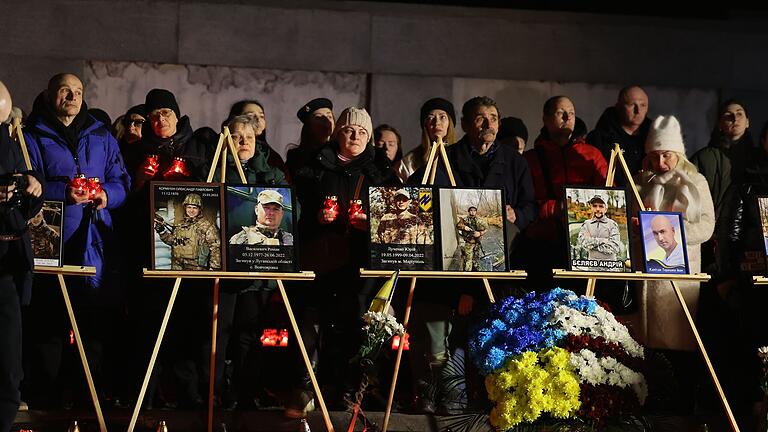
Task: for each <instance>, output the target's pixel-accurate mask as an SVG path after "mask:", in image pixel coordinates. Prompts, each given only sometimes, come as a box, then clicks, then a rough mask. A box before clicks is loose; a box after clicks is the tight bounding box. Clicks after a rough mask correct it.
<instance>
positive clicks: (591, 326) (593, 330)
mask: <svg viewBox="0 0 768 432" xmlns="http://www.w3.org/2000/svg"><path fill="white" fill-rule="evenodd" d="M550 320H551V321H552V322H556V323H558V324H559V325H560V326H561V327H562V328H563V330H564V331H565V332H566V333H569V334H573V335H576V336H579V335H582V334H587V335H589V336H592V337H597V336H601V337H603V338H605V340H606V341H608V342H611V343H615V344H617V345H619V346H621V347H622V348H624V349H625V350H626V351H627V353H629V355H631V356H632V357H639V358H644V355H645V354H644V352H643V347H642V346H641V345H640V344H639V343H637V342H636V341H635V340H634V339H632V337H631V336H630V335H629V330H627V327H625V326H624V325H623V324H621V323H620V322H618V321H616V318H615V317H614V316H613V315H612V314H611V313H609V312H608V311H606V310H605V309H603V308H602V307H600V306H598V307H597V308H596V309H595V315H594V316H592V315H587V314H585V313H583V312H580V311H578V310H576V309H574V308H571V307H568V306H564V305H560V306H557V307H555V310H554V312H552V316H551V317H550Z"/></svg>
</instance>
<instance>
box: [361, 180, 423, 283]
mask: <svg viewBox="0 0 768 432" xmlns="http://www.w3.org/2000/svg"><path fill="white" fill-rule="evenodd" d="M368 197H369V203H368V209H369V210H368V212H369V214H368V220H369V221H370V223H369V227H370V240H371V241H370V245H371V250H370V253H371V255H370V268H372V269H401V270H435V229H434V227H435V225H434V213H433V194H432V188H425V187H403V186H399V187H371V188H369V191H368Z"/></svg>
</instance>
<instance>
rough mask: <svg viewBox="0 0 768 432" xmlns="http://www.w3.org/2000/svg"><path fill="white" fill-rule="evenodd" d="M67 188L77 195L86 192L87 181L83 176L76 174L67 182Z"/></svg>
mask: <svg viewBox="0 0 768 432" xmlns="http://www.w3.org/2000/svg"><path fill="white" fill-rule="evenodd" d="M69 188H70V189H72V190H74V191H75V192H77V193H78V194H82V193H87V192H88V179H87V178H86V177H85V174H78V175H76V176H74V177H73V178H72V180H70V181H69Z"/></svg>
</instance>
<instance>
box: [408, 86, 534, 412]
mask: <svg viewBox="0 0 768 432" xmlns="http://www.w3.org/2000/svg"><path fill="white" fill-rule="evenodd" d="M461 113H462V118H461V127H462V129H464V132H465V135H464V137H463V138H462V139H460V140H459V141H458V142H456V143H455V144H453V145H451V146H449V147H447V148H446V152H447V155H448V160H449V162H450V164H451V169H452V171H453V175H454V178H455V180H456V185H457V186H463V187H478V188H482V187H485V188H503V196H504V205H505V219H506V220H505V226H506V234H507V239H506V241H507V251H508V252H509V253H508V256H510V257H511V255H512V253H511V252H512V251H513V250H514V246H515V240H516V238H517V234H518V233H520V231H521V230H523V229H525V228H526V227H527V226H528V224H530V223H531V221H532V220H533V218H534V217H535V215H536V211H537V209H536V201H535V200H534V189H533V183H532V180H531V175H530V173H529V171H528V163H527V162H526V161H525V159H524V158H523V157H522V156H521V155H520V153H518V151H517V147H515V146H510V145H501V144H499V143H498V142H496V134H497V132H498V130H499V120H500V115H499V110H498V108H497V106H496V102H495V101H494V100H493V99H491V98H489V97H486V96H479V97H474V98H472V99H470V100H469V101H467V102H466V103H465V104H464V106H463V107H462V109H461ZM438 166H439V168H440V169H438V171H437V174H436V175H435V185H438V186H450V181H449V179H448V176H447V173H446V171H445V167H444V166H443V164H442V162H441V163H440V164H439V165H438ZM423 173H424V168H422V169H420V170H417V171H416V172H415V173H414V174H413V175H412V176H411V177H410V178H409V183H420V182H421V179H422V176H423ZM510 261H514V260H513V259H512V258H510ZM428 283H429V282H426V283H425V284H422V285H426V284H428ZM437 283H439V282H437ZM462 285H463V286H464V288H462V289H458V290H456V291H455V292H454V293H453V295H446V293H445V291H444V290H443V291H441V295H440V296H439V297H440V299H437V298H436V296H435V295H434V292H435V291H433V290H432V291H430V290H429V288H427V287H424V288H423V289H421V290H417V291H416V292H417V293H418V294H417V295H416V302H417V303H415V305H414V309H415V310H419V309H421V312H420V313H414V314H413V317H414V325H413V328H414V340H425V341H427V342H425V343H424V344H421V345H419V344H415V345H414V348H412V349H415V350H416V351H422V350H428V351H430V352H428V353H426V355H427V357H428V358H429V359H430V369H431V371H432V383H431V384H433V385H434V384H437V386H438V389H439V391H437V393H436V394H430V392H425V391H424V389H425V387H429V385H428V384H429V383H424V382H417V391H418V393H420V394H419V397H420V398H421V400H420V402H419V405H420V408H421V409H422V410H423V411H425V412H434V411H435V409H436V410H437V411H438V412H442V413H444V414H457V413H460V412H461V411H462V410H463V409H464V408H465V407H466V397H465V396H464V397H462V396H461V394H462V393H463V392H464V390H463V389H462V388H460V387H457V386H449V385H447V382H449V381H450V379H449V378H447V377H445V376H443V375H442V374H443V373H444V371H445V365H446V364H447V362H448V361H449V359H451V358H452V357H460V356H461V355H460V352H453V353H451V352H449V346H448V345H447V344H445V343H444V342H443V341H446V340H448V336H449V335H450V334H451V332H452V330H451V325H450V322H449V320H450V315H451V310H453V309H455V310H456V311H457V312H458V315H460V316H466V315H468V314H470V313H471V312H472V310H473V308H474V303H475V295H476V293H479V292H483V291H482V286H481V285H480V284H479V283H477V284H475V286H472V287H467V285H466V284H462ZM425 321H426V322H425ZM420 331H425V332H426V333H425V334H424V335H420V336H421V337H420V338H418V337H417V336H416V334H417V333H419V332H420ZM456 333H461V331H458V332H456ZM427 343H429V344H430V345H431V347H426V346H424V345H426V344H427ZM441 351H442V352H441ZM414 354H416V353H415V352H412V353H411V356H412V357H413V358H415V357H417V356H416V355H414ZM413 366H414V367H418V365H413ZM416 375H421V376H426V374H425V373H423V372H416ZM430 398H433V399H430Z"/></svg>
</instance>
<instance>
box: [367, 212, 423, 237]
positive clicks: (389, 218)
mask: <svg viewBox="0 0 768 432" xmlns="http://www.w3.org/2000/svg"><path fill="white" fill-rule="evenodd" d="M376 235H377V236H378V238H379V242H380V243H383V244H422V243H426V232H425V230H424V225H423V223H422V222H421V219H420V218H419V217H418V216H416V215H415V214H413V213H411V212H409V211H408V210H406V211H403V212H401V213H399V214H398V213H387V214H385V215H384V216H382V218H381V221H380V222H379V228H378V229H377V230H376Z"/></svg>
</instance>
